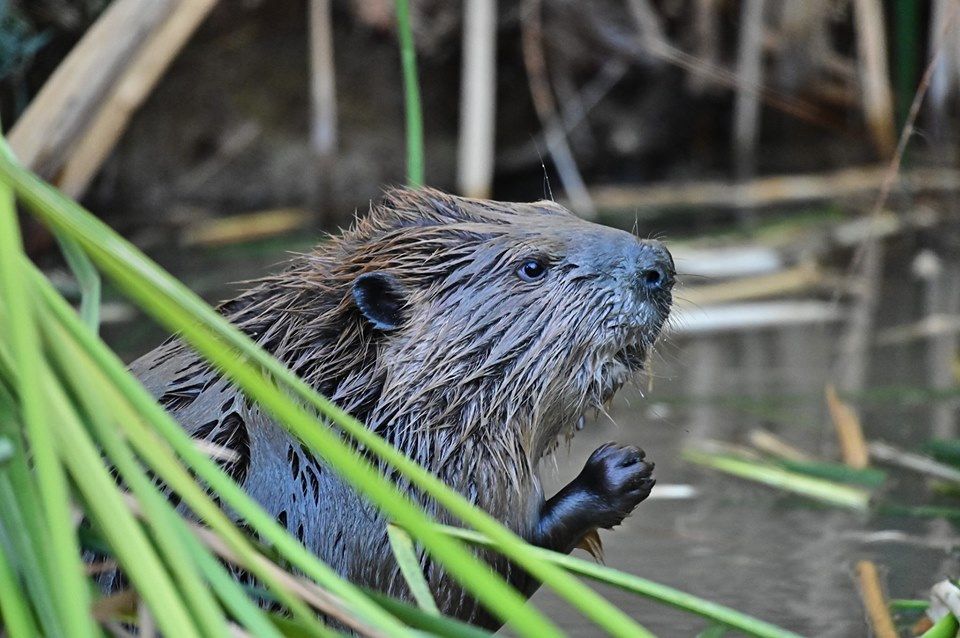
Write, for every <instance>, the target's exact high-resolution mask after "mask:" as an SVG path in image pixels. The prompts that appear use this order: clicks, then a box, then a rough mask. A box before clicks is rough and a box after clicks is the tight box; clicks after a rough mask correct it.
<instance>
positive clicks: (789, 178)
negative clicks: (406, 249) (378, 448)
mask: <svg viewBox="0 0 960 638" xmlns="http://www.w3.org/2000/svg"><path fill="white" fill-rule="evenodd" d="M410 10H411V18H412V25H413V39H414V43H415V53H416V61H417V67H418V75H419V86H420V91H421V97H422V112H423V119H422V125H423V136H424V156H425V170H424V177H423V180H424V182H425V183H426V184H429V185H431V186H435V187H439V188H442V189H446V190H449V191H452V192H456V193H460V194H465V195H470V196H476V197H493V198H497V199H512V200H528V201H529V200H536V199H542V198H554V199H557V200H558V201H561V202H562V203H564V204H565V205H567V206H568V207H570V208H571V209H572V210H573V211H575V212H576V213H577V214H579V215H581V216H583V217H585V218H588V219H593V220H595V221H598V222H600V223H604V224H608V225H612V226H617V227H621V228H625V229H628V230H633V231H635V232H636V233H638V234H639V235H641V236H654V237H658V238H663V239H665V240H666V241H667V243H668V245H669V246H670V248H671V249H672V251H673V253H674V255H675V258H676V262H677V266H678V270H679V271H680V278H681V285H680V287H679V288H678V290H677V294H676V297H677V305H676V310H675V313H674V318H673V319H672V320H671V329H670V331H669V334H668V335H667V336H666V338H665V339H664V340H663V342H662V343H661V344H660V346H659V348H658V351H657V352H656V354H655V356H654V357H653V360H652V361H651V374H650V379H649V380H644V381H642V382H641V383H638V385H637V387H636V388H632V389H628V390H625V391H624V392H622V393H621V396H620V398H618V399H617V401H616V402H615V404H614V405H613V406H612V407H611V409H610V413H609V418H608V417H607V416H601V417H600V418H598V419H596V420H595V421H594V422H593V423H590V424H588V426H587V427H586V429H585V430H584V431H583V432H581V433H580V434H579V435H578V437H577V438H576V439H575V440H574V441H573V442H572V443H571V445H570V449H569V453H567V452H566V451H565V450H564V449H563V448H561V451H560V453H559V454H558V457H557V461H556V464H555V466H554V464H553V463H552V462H551V463H549V464H548V465H549V467H547V468H545V474H546V475H548V476H549V477H550V479H549V480H550V482H551V484H553V485H559V484H561V483H562V482H564V481H566V480H569V479H570V478H572V476H573V475H574V474H576V472H577V471H578V470H579V468H580V466H581V464H582V461H583V459H585V458H586V456H587V455H588V454H589V452H590V451H591V450H593V449H594V447H596V445H598V444H599V443H600V442H602V441H605V440H610V439H616V440H618V441H621V442H624V443H633V444H637V445H640V446H642V447H644V448H645V449H646V450H647V452H648V454H649V455H650V456H651V457H652V458H653V459H654V460H655V461H656V463H657V476H658V480H659V484H658V486H657V488H656V489H655V490H654V496H653V497H652V498H651V500H650V501H648V502H647V503H644V504H643V505H642V506H641V507H640V508H639V509H638V511H637V512H636V514H635V515H634V516H633V517H632V518H630V519H628V521H627V522H626V523H625V524H624V525H623V527H622V528H621V529H620V530H618V531H617V532H615V533H607V534H605V535H604V538H605V545H606V561H607V563H608V564H610V565H612V566H614V567H618V568H622V569H626V570H628V571H631V572H633V573H636V574H639V575H641V576H644V577H646V578H650V579H652V580H656V581H659V582H662V583H665V584H669V585H673V586H676V587H678V588H680V589H684V590H686V591H690V592H691V593H695V594H698V595H701V596H704V597H706V598H709V599H712V600H715V601H717V602H722V603H724V604H727V605H731V606H733V607H736V608H738V609H741V610H743V611H746V612H748V613H751V614H755V615H757V616H760V617H762V618H765V619H767V620H771V621H773V622H777V623H779V624H783V625H785V626H787V627H789V628H792V629H794V630H796V631H799V632H801V633H804V634H809V635H817V636H862V635H865V634H866V633H867V632H868V631H871V630H869V629H868V625H869V622H868V614H867V613H866V612H865V608H864V596H862V595H861V593H862V591H863V590H864V587H865V583H867V582H868V581H869V580H870V578H869V577H867V576H864V574H865V573H866V572H867V571H869V570H865V568H864V564H865V563H863V562H862V561H870V564H871V565H873V566H875V567H876V568H877V571H878V573H879V579H880V582H881V583H882V584H883V586H884V588H885V590H886V592H887V594H888V595H889V596H890V597H891V598H893V599H916V598H926V597H927V593H926V592H927V590H928V589H929V587H930V586H931V585H932V584H933V583H934V582H936V581H937V580H940V579H942V578H945V577H947V576H953V577H956V576H957V573H958V570H957V567H958V565H957V560H956V559H957V551H956V548H957V545H958V543H957V534H956V529H955V527H954V523H955V522H956V521H958V520H960V501H958V500H957V494H958V493H960V488H958V486H960V469H958V467H957V465H956V463H957V459H958V458H960V454H958V453H957V452H958V450H960V443H958V441H957V437H958V432H957V413H958V405H960V387H958V384H960V382H958V375H960V363H958V358H957V353H958V348H957V344H958V332H960V215H958V205H957V197H956V196H957V192H958V191H960V170H958V168H960V166H958V150H960V146H958V133H960V122H958V118H957V116H958V106H960V100H958V98H960V1H957V0H929V1H927V0H922V1H921V0H916V1H913V0H887V1H885V2H881V1H879V0H807V1H804V2H798V1H787V0H739V1H738V0H598V1H593V2H577V1H573V0H522V1H520V2H503V1H501V2H494V1H493V0H489V1H484V0H463V1H462V2H441V1H437V0H411V2H410ZM396 24H397V21H396V13H395V7H394V3H393V1H392V0H309V1H302V0H299V1H298V0H273V1H270V2H267V1H264V0H222V1H221V2H216V1H215V0H113V1H112V2H107V1H106V0H0V117H2V122H3V124H4V129H5V130H6V131H7V132H8V135H9V139H10V141H11V144H12V146H13V148H14V150H15V151H16V152H17V155H18V157H19V159H20V160H21V161H22V162H24V163H25V164H27V165H29V166H30V167H31V168H32V169H33V170H35V171H36V172H38V173H39V174H40V175H42V176H43V177H44V178H46V179H48V180H50V181H52V182H53V183H54V184H56V185H57V186H59V187H60V188H62V189H63V190H64V191H65V192H67V193H68V194H69V195H71V196H73V197H76V198H79V199H80V201H82V202H83V203H84V204H85V205H86V206H87V207H88V208H90V209H91V210H92V211H94V212H95V213H96V214H97V215H99V216H100V217H101V218H102V219H104V220H105V221H107V222H108V223H109V224H111V225H112V226H113V227H115V228H117V229H119V230H120V231H122V232H123V233H124V234H125V235H126V236H127V237H129V238H130V239H131V240H132V241H134V242H135V243H136V244H137V245H138V246H140V247H142V248H144V249H145V250H147V251H148V253H149V254H151V256H153V257H154V258H155V259H157V260H158V261H159V262H160V263H161V264H163V265H164V266H165V267H167V268H168V269H170V270H171V271H172V272H173V273H174V274H176V275H177V276H179V277H180V278H181V279H183V280H184V281H185V282H187V283H188V284H189V285H190V286H191V287H192V288H193V289H194V290H196V291H197V292H199V293H200V294H202V295H203V296H204V297H205V298H207V299H209V300H211V301H218V300H221V299H225V298H228V297H229V296H231V295H232V294H234V293H235V292H236V290H238V289H239V288H241V287H242V284H240V283H237V282H240V281H242V280H244V279H249V278H252V277H256V276H259V275H263V274H265V273H267V272H270V271H272V270H276V269H277V268H278V264H280V263H282V262H283V260H284V259H285V258H286V256H287V255H289V253H290V252H296V251H304V250H308V249H309V248H310V246H311V245H313V244H314V243H316V242H317V241H319V240H320V239H321V237H322V233H323V232H326V231H330V232H333V231H336V229H337V228H339V227H343V226H345V225H347V224H349V223H350V221H351V219H352V217H353V215H354V213H355V212H356V211H359V212H361V213H362V212H363V211H364V210H365V209H366V207H367V206H368V204H369V202H370V200H372V199H375V198H376V197H378V195H379V194H380V193H381V192H382V189H383V188H384V186H387V185H394V184H402V183H404V182H405V181H406V180H407V171H408V166H407V165H406V159H405V157H406V148H407V142H406V137H405V119H404V118H405V107H404V98H405V93H404V85H403V76H402V73H401V55H400V48H399V46H398V37H397V35H398V32H397V26H396ZM904 130H905V134H904V136H903V138H902V142H903V144H902V145H901V147H900V148H899V149H898V140H900V139H901V131H904ZM27 240H28V244H29V245H28V248H29V250H30V252H31V254H32V255H33V256H34V257H35V258H36V259H37V260H38V262H40V263H41V264H43V265H44V267H45V268H46V269H47V271H48V272H49V273H51V276H53V277H54V278H55V280H56V281H57V282H58V285H60V286H61V287H62V288H63V289H64V290H65V291H67V292H71V291H74V288H73V286H74V284H73V282H72V281H71V280H70V278H69V277H68V276H67V274H66V273H67V271H66V269H65V268H64V267H63V265H62V264H61V263H60V261H59V259H60V258H59V256H58V252H57V250H56V244H55V242H54V241H53V239H52V238H51V237H50V236H49V235H47V234H46V233H45V232H43V231H42V229H40V228H39V227H33V228H29V232H28V234H27ZM103 311H104V326H103V334H104V336H105V337H106V338H107V340H108V341H109V342H110V343H111V345H113V346H114V347H115V348H116V349H117V350H118V351H119V352H120V353H121V354H122V355H123V356H124V357H125V358H127V359H128V360H129V359H132V358H134V357H135V356H137V355H138V354H140V353H143V352H145V351H147V350H149V349H150V348H152V347H154V346H155V345H156V344H157V343H158V342H159V341H160V340H161V339H162V338H163V336H164V335H163V334H162V332H161V331H160V330H159V329H157V328H156V327H154V326H152V325H151V324H149V323H148V322H145V321H142V320H141V318H140V317H139V316H138V315H137V314H136V311H135V310H134V309H133V308H132V307H131V306H128V305H127V304H125V303H124V302H123V301H122V300H121V299H120V298H119V296H117V295H115V294H113V293H111V291H109V290H108V291H107V292H106V303H105V305H104V309H103ZM718 460H719V461H720V462H718ZM731 460H732V461H734V462H739V463H740V465H736V463H733V465H731V464H730V463H726V464H724V463H723V461H731ZM744 466H749V468H753V469H754V470H759V473H751V472H750V471H749V468H748V469H747V470H745V469H744ZM737 468H739V469H737ZM734 475H736V476H734ZM798 477H800V479H798ZM803 478H806V479H813V480H814V481H818V483H816V485H818V486H819V487H818V489H821V488H822V489H823V490H825V491H824V492H823V493H818V494H813V495H812V494H810V493H809V491H807V492H804V490H803V489H802V487H803V485H805V483H804V482H803V480H802V479H803ZM763 483H765V484H766V485H762V484H763ZM771 483H774V484H775V485H774V486H771V485H770V484H771ZM831 490H833V491H831ZM801 492H804V493H802V494H801ZM811 496H813V497H814V498H811ZM867 588H868V589H869V587H867ZM607 593H609V594H610V596H611V597H613V598H614V599H618V595H617V593H616V592H607ZM866 598H869V596H868V597H866ZM620 600H621V602H623V603H624V605H626V606H627V609H628V611H629V612H630V613H631V614H633V615H635V616H636V617H637V618H638V619H640V620H641V621H642V622H643V623H644V624H645V625H646V626H648V627H650V628H651V629H652V630H654V631H656V632H657V633H658V634H660V635H664V636H686V635H694V634H695V633H697V632H698V631H699V630H701V629H703V628H704V624H703V623H702V622H701V621H699V620H697V619H696V618H693V617H691V616H689V615H684V614H681V613H679V612H672V611H669V610H666V611H665V610H664V608H663V607H660V606H656V605H654V604H652V603H651V604H649V605H645V604H641V605H638V604H637V603H636V601H635V599H632V598H627V597H623V598H622V599H620ZM538 601H539V602H540V604H542V605H544V606H545V607H546V608H547V609H549V610H550V611H551V613H552V614H553V615H554V617H555V619H556V620H557V621H558V622H560V623H561V624H562V625H563V626H565V627H569V628H570V629H571V631H572V632H573V633H575V635H589V634H588V633H587V630H586V628H583V629H582V632H581V633H578V632H577V626H576V622H577V618H576V617H575V615H574V614H572V613H571V612H569V611H568V610H566V609H565V608H563V607H562V606H561V605H559V604H558V603H556V602H555V601H553V599H551V598H550V596H548V595H538ZM906 607H907V605H906V604H899V605H897V604H895V605H894V608H895V614H894V621H895V622H896V623H897V631H899V632H903V633H909V632H910V627H911V626H914V623H915V622H916V621H917V615H916V614H911V613H909V612H907V611H903V610H904V609H905V608H906ZM921 622H922V621H921ZM873 626H874V629H873V630H872V631H877V633H878V635H885V634H883V632H882V630H877V629H876V627H877V625H876V624H874V625H873ZM886 635H889V634H886Z"/></svg>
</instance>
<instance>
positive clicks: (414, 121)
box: [397, 0, 424, 186]
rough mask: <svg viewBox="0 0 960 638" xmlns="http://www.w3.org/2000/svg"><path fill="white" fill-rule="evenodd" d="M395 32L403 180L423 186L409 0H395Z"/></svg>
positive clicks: (415, 54)
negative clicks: (402, 123)
mask: <svg viewBox="0 0 960 638" xmlns="http://www.w3.org/2000/svg"><path fill="white" fill-rule="evenodd" d="M397 34H398V36H399V39H400V61H401V65H402V67H403V94H404V99H405V103H406V107H405V109H406V118H407V183H408V184H409V185H411V186H423V163H424V161H423V160H424V153H423V110H422V107H421V105H420V81H419V79H418V78H417V51H416V48H415V47H414V44H413V28H412V27H411V25H410V0H397Z"/></svg>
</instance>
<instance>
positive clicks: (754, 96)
mask: <svg viewBox="0 0 960 638" xmlns="http://www.w3.org/2000/svg"><path fill="white" fill-rule="evenodd" d="M763 8H764V0H746V1H745V2H744V3H743V5H742V8H741V14H740V24H741V26H742V28H741V32H740V42H739V46H738V52H737V75H738V76H739V78H740V81H741V82H742V83H741V84H739V85H738V86H737V99H736V103H735V105H734V116H733V155H734V166H735V170H736V176H737V179H738V180H741V179H745V178H748V177H750V176H751V175H752V174H753V172H754V164H755V162H754V159H755V151H756V147H757V136H758V133H759V131H760V94H759V93H758V92H757V91H753V90H749V87H754V86H760V85H762V84H763Z"/></svg>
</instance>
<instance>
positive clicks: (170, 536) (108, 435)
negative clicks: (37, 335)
mask: <svg viewBox="0 0 960 638" xmlns="http://www.w3.org/2000/svg"><path fill="white" fill-rule="evenodd" d="M46 324H47V325H46V328H47V339H46V344H47V349H48V350H50V351H52V353H53V358H54V360H55V361H56V362H57V363H58V364H59V365H58V369H59V372H60V376H61V378H62V379H64V383H63V385H64V386H65V387H70V388H72V390H73V393H72V394H73V396H74V397H76V400H77V401H78V402H79V403H80V404H81V405H82V408H83V410H82V412H83V414H84V415H85V417H86V422H87V423H88V424H89V428H90V430H91V431H92V432H93V433H94V434H95V436H96V438H97V442H98V443H99V444H100V446H101V447H102V449H103V451H104V453H105V455H106V456H107V458H109V459H110V462H111V464H112V466H113V468H114V469H115V470H116V472H117V473H118V474H119V476H120V477H121V479H122V481H123V483H124V484H125V485H126V486H127V487H128V488H129V489H130V491H131V492H132V493H133V494H134V496H135V497H136V498H137V501H138V502H139V503H140V505H141V506H142V507H143V509H144V512H145V518H146V519H147V521H149V522H150V524H151V528H152V530H151V531H152V534H151V536H152V538H153V539H155V544H156V546H157V549H158V550H159V553H160V555H161V556H162V558H163V559H164V561H165V563H166V565H168V566H169V568H170V572H171V574H172V576H173V577H174V578H175V579H176V583H177V584H178V585H179V589H180V591H181V592H182V598H183V600H184V602H185V603H186V606H187V607H188V608H189V609H190V611H191V612H192V616H193V618H195V619H196V621H197V624H198V628H199V629H200V630H201V633H202V634H203V635H206V636H220V635H226V634H227V633H228V632H229V630H228V628H227V621H226V618H225V617H224V616H223V613H222V610H221V609H220V606H219V605H218V604H217V601H216V599H215V598H214V596H213V595H212V594H211V593H210V591H209V590H208V589H207V588H206V587H205V586H204V584H203V579H202V578H201V577H200V572H199V571H198V570H197V569H196V564H195V563H194V561H193V557H192V556H191V553H190V551H189V550H188V549H187V548H186V547H185V546H184V544H183V539H184V537H185V536H188V534H187V533H186V526H185V525H184V522H183V520H182V519H181V518H180V517H179V515H178V514H177V512H176V511H174V509H173V508H172V507H171V506H170V503H169V502H168V501H167V499H166V498H165V496H164V495H163V494H162V493H160V491H159V490H158V489H157V487H156V486H155V485H154V484H153V482H152V481H151V480H150V479H149V478H148V477H147V475H146V474H144V472H143V468H142V467H141V466H140V465H139V464H138V463H137V460H136V458H135V457H134V455H133V453H132V451H131V450H130V448H129V447H128V446H127V445H126V443H124V441H123V440H122V439H121V437H120V435H119V432H118V430H117V428H116V426H115V425H114V424H113V423H112V421H113V415H114V414H116V412H115V411H114V408H115V406H114V405H111V404H110V403H109V402H108V401H106V400H105V399H104V397H103V396H102V394H101V390H100V388H101V387H102V386H99V384H98V383H96V380H97V379H96V377H94V376H92V375H91V374H90V371H89V370H87V369H85V367H84V366H83V357H82V353H81V352H80V351H79V349H78V348H77V347H76V346H75V345H74V344H73V343H71V341H70V339H69V338H68V337H67V335H65V334H64V333H62V331H61V334H56V333H54V334H50V328H54V329H56V328H57V326H55V325H50V322H46ZM65 337H67V338H65ZM154 613H155V614H156V613H162V610H160V609H154Z"/></svg>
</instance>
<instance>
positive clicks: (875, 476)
mask: <svg viewBox="0 0 960 638" xmlns="http://www.w3.org/2000/svg"><path fill="white" fill-rule="evenodd" d="M776 463H777V465H780V466H782V467H783V468H784V469H787V470H790V471H791V472H797V473H798V474H806V475H807V476H812V477H814V478H821V479H826V480H828V481H837V482H840V483H849V484H851V485H861V486H863V487H868V488H871V489H875V488H878V487H880V486H882V485H883V484H884V483H885V482H886V480H887V473H886V472H884V471H883V470H880V469H877V468H875V467H865V468H855V467H850V466H849V465H844V464H843V463H829V462H826V461H794V460H791V459H781V460H778V461H777V462H776Z"/></svg>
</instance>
